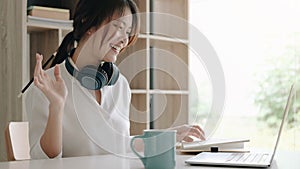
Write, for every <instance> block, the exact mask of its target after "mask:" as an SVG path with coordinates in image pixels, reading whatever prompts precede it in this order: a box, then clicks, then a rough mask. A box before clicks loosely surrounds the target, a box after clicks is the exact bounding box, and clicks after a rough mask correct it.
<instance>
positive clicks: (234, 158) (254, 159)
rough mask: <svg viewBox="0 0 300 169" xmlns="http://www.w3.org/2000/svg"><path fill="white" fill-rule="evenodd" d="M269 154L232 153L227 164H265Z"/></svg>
mask: <svg viewBox="0 0 300 169" xmlns="http://www.w3.org/2000/svg"><path fill="white" fill-rule="evenodd" d="M268 156H269V154H261V153H232V154H231V155H230V156H228V158H227V159H226V162H238V163H258V164H259V163H264V162H265V161H266V160H267V158H268Z"/></svg>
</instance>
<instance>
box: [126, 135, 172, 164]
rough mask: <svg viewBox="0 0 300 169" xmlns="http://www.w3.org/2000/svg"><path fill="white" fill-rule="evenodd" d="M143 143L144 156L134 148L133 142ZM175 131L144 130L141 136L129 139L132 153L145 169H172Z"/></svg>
mask: <svg viewBox="0 0 300 169" xmlns="http://www.w3.org/2000/svg"><path fill="white" fill-rule="evenodd" d="M137 138H140V139H142V140H143V142H144V156H142V155H140V154H139V153H138V152H137V151H136V150H135V148H134V140H135V139H137ZM175 144H176V130H144V134H143V135H139V136H134V137H133V138H132V139H131V143H130V146H131V149H132V151H133V152H134V153H135V154H136V155H137V156H138V157H139V158H140V159H141V160H142V162H143V164H144V166H145V168H146V169H174V168H175V165H176V160H175V155H176V146H175Z"/></svg>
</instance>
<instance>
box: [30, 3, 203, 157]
mask: <svg viewBox="0 0 300 169" xmlns="http://www.w3.org/2000/svg"><path fill="white" fill-rule="evenodd" d="M137 13H138V9H137V7H136V4H135V3H134V2H133V1H132V0H80V1H79V2H78V4H77V6H76V10H75V15H74V23H73V28H74V29H73V31H72V32H70V33H69V34H68V35H66V37H65V38H64V40H63V42H62V44H61V45H60V47H59V48H58V50H57V54H56V56H55V59H54V60H53V63H52V66H54V67H53V68H50V69H48V70H47V71H44V70H43V69H42V56H41V55H39V54H37V55H36V61H37V62H36V66H35V70H34V84H35V86H31V87H30V88H29V90H28V91H27V94H26V111H27V114H28V120H29V124H30V128H29V132H30V133H29V134H30V146H31V158H54V157H70V156H83V155H98V154H106V153H116V154H123V153H124V152H126V151H127V147H128V146H127V142H128V139H130V137H129V127H130V126H129V125H130V123H129V106H130V99H131V93H130V88H129V85H128V82H127V80H126V79H125V77H124V76H123V75H122V74H121V73H119V72H118V69H117V67H116V66H114V65H113V64H112V63H113V62H115V61H116V59H117V56H118V54H119V53H120V52H121V51H122V50H124V49H125V48H126V47H127V46H128V45H130V44H132V43H134V42H135V40H136V39H137V34H138V32H139V17H138V15H137ZM75 41H76V42H77V46H76V48H74V42H75ZM103 62H106V63H104V64H103ZM102 64H103V65H102ZM99 65H100V66H99ZM95 79H96V80H95ZM174 129H175V130H177V140H178V141H181V140H186V141H189V139H191V138H190V137H188V136H190V135H192V136H195V137H198V138H201V139H203V138H204V133H203V131H202V129H201V128H200V127H199V126H189V125H184V126H178V127H175V128H174Z"/></svg>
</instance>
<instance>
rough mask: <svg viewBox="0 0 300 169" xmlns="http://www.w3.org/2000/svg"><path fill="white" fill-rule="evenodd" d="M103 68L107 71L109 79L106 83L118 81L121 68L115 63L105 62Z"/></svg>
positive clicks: (110, 83)
mask: <svg viewBox="0 0 300 169" xmlns="http://www.w3.org/2000/svg"><path fill="white" fill-rule="evenodd" d="M101 69H102V70H103V71H105V72H106V73H107V77H108V81H107V84H106V85H114V84H115V83H116V82H117V81H118V78H119V69H118V67H117V66H116V65H115V64H113V63H111V62H105V63H103V65H102V66H101Z"/></svg>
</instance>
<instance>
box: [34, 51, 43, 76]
mask: <svg viewBox="0 0 300 169" xmlns="http://www.w3.org/2000/svg"><path fill="white" fill-rule="evenodd" d="M35 57H36V64H35V68H34V76H38V75H42V70H43V69H42V60H43V56H42V55H40V54H38V53H36V55H35Z"/></svg>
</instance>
